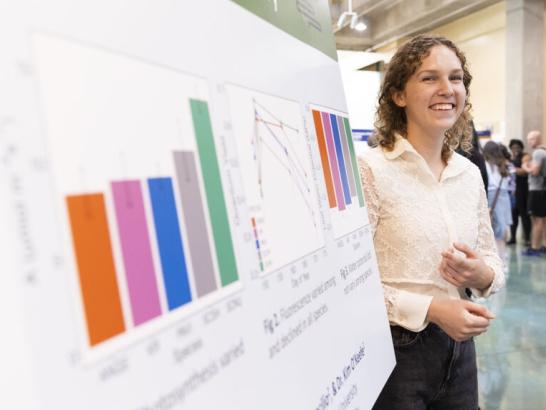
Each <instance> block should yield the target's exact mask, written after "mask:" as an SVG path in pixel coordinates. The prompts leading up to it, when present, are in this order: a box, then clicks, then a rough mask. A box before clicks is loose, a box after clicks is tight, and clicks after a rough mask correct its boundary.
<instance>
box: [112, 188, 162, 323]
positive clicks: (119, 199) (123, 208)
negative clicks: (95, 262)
mask: <svg viewBox="0 0 546 410" xmlns="http://www.w3.org/2000/svg"><path fill="white" fill-rule="evenodd" d="M112 192H113V195H114V205H115V209H116V219H117V225H118V232H119V237H120V241H121V251H122V254H123V264H124V266H125V276H126V278H127V285H128V288H129V298H130V300H131V311H132V312H133V321H134V324H135V325H139V324H141V323H144V322H146V321H147V320H150V319H152V318H154V317H156V316H159V315H160V314H161V307H160V304H159V295H158V291H157V283H156V278H155V272H154V264H153V261H152V252H151V250H150V237H149V235H148V226H147V224H146V215H145V213H144V204H143V201H142V189H141V187H140V181H138V180H136V181H116V182H112Z"/></svg>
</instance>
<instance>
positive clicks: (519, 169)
mask: <svg viewBox="0 0 546 410" xmlns="http://www.w3.org/2000/svg"><path fill="white" fill-rule="evenodd" d="M527 161H529V154H523V156H522V157H521V164H522V165H523V164H524V163H525V162H527ZM516 175H518V176H520V177H524V176H525V175H527V171H525V169H523V167H516Z"/></svg>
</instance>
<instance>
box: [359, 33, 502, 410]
mask: <svg viewBox="0 0 546 410" xmlns="http://www.w3.org/2000/svg"><path fill="white" fill-rule="evenodd" d="M471 79H472V76H471V75H470V72H469V71H468V67H467V63H466V58H465V56H464V54H463V53H462V52H461V51H460V50H459V49H458V48H457V46H456V45H455V44H454V43H453V42H451V41H450V40H448V39H446V38H444V37H437V36H426V35H422V36H417V37H415V38H413V39H412V40H410V41H409V42H407V43H406V44H404V45H402V46H401V47H400V48H399V49H398V50H397V51H396V53H395V54H394V56H393V57H392V59H391V61H390V63H389V65H388V67H387V71H386V73H385V76H384V79H383V83H382V85H381V90H380V94H379V101H378V108H377V121H376V129H377V137H378V144H379V145H378V146H377V147H376V148H373V149H371V150H369V151H368V152H366V153H364V155H363V156H361V157H360V159H359V170H360V174H361V177H362V181H363V187H364V191H365V195H366V203H367V206H368V214H369V219H370V226H371V231H372V234H373V241H374V245H375V251H376V255H377V260H378V265H379V272H380V275H381V282H382V285H383V290H384V296H385V304H386V307H387V313H388V318H389V322H390V325H391V327H390V330H391V335H392V340H393V345H394V349H395V355H396V367H395V368H394V370H393V373H392V374H391V376H390V377H389V379H388V381H387V383H386V385H385V386H384V388H383V390H382V392H381V393H380V395H379V398H378V399H377V402H376V403H375V406H374V409H378V410H382V409H388V410H397V409H404V410H406V409H414V410H425V409H442V410H450V409H453V410H455V409H457V410H460V409H477V408H478V386H477V366H476V352H475V348H474V340H473V337H474V336H477V335H479V334H481V333H483V332H485V331H487V329H488V327H489V324H490V321H491V320H492V319H493V318H494V316H493V314H492V313H491V312H490V311H489V310H488V309H487V308H486V307H485V306H482V305H479V304H477V303H474V302H472V301H470V300H468V299H467V294H466V292H465V290H468V291H469V292H472V294H473V295H475V296H478V297H487V296H489V295H490V294H491V293H493V292H496V291H498V290H499V289H500V288H502V286H503V285H504V281H505V280H504V273H503V269H502V262H501V260H500V258H499V256H498V254H497V250H496V247H495V239H494V236H493V231H492V229H491V222H490V219H489V212H488V208H487V200H486V193H485V189H484V186H483V182H482V178H481V175H480V172H479V170H478V168H477V167H475V166H474V165H473V164H472V163H471V162H470V161H469V160H468V159H466V158H464V157H463V156H461V155H459V154H457V153H456V152H454V151H455V149H457V148H458V147H459V145H462V147H463V148H465V149H467V150H468V149H470V136H471V132H472V130H471V127H470V120H471V116H470V102H469V101H468V90H469V86H470V82H471Z"/></svg>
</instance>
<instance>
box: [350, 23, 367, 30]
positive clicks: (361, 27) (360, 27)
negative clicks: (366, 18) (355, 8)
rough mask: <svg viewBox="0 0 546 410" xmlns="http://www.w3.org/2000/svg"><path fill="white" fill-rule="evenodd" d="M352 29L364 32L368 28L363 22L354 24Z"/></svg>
mask: <svg viewBox="0 0 546 410" xmlns="http://www.w3.org/2000/svg"><path fill="white" fill-rule="evenodd" d="M353 28H354V29H355V30H356V31H364V30H366V29H367V28H368V26H367V25H366V23H364V22H363V21H359V22H358V23H356V24H355V26H354V27H353Z"/></svg>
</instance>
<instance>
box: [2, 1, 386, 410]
mask: <svg viewBox="0 0 546 410" xmlns="http://www.w3.org/2000/svg"><path fill="white" fill-rule="evenodd" d="M2 7H3V10H2V12H1V13H0V22H1V24H0V32H1V36H0V43H1V46H2V50H3V53H2V54H1V55H0V67H1V68H0V70H1V75H0V89H1V90H2V93H1V95H0V211H1V214H0V226H2V227H3V228H2V230H1V231H0V245H2V247H1V248H2V253H1V256H2V257H1V258H0V269H1V271H2V272H3V275H2V277H1V279H0V281H1V283H0V300H1V302H0V303H1V305H0V308H1V320H2V323H3V324H4V326H5V329H6V331H5V332H3V341H2V348H1V349H0V350H1V351H0V359H1V360H2V363H3V366H2V369H1V370H0V383H2V384H1V385H2V391H5V392H7V393H6V396H5V397H4V398H3V399H2V400H4V402H3V404H4V405H5V406H6V407H8V408H29V409H31V408H39V409H41V408H44V409H73V408H79V409H85V408H89V409H97V408H101V409H140V410H144V409H171V408H173V409H174V408H181V409H215V408H228V409H231V408H232V409H256V408H260V409H279V408H294V409H322V410H325V409H356V408H371V406H372V405H373V402H374V401H375V398H376V397H377V395H378V394H379V391H380V389H381V388H382V386H383V384H384V382H385V381H386V379H387V377H388V375H389V374H390V372H391V370H392V368H393V367H394V354H393V351H392V346H391V344H390V334H389V329H388V322H387V317H386V312H385V307H384V303H383V295H382V291H381V285H380V281H379V275H378V272H377V265H376V260H375V255H374V251H373V244H372V239H371V234H370V230H369V226H368V220H367V214H366V210H365V209H366V208H365V202H364V198H363V196H362V192H361V187H360V181H359V176H358V172H356V163H355V154H354V147H353V145H352V139H351V138H350V124H349V122H348V119H347V114H346V112H347V110H346V106H345V101H344V96H343V92H342V85H341V78H340V74H339V69H338V66H337V63H336V60H335V58H334V57H335V54H334V53H333V49H334V48H333V47H334V45H333V44H334V43H333V37H332V34H331V31H330V21H329V14H328V4H327V2H326V1H311V0H298V1H296V2H292V1H281V0H278V1H267V0H263V1H259V2H247V1H237V2H233V1H227V0H222V1H221V0H209V1H204V2H192V3H191V4H189V3H187V2H183V1H160V2H152V1H147V0H136V1H124V0H114V1H111V0H110V1H105V0H99V1H95V2H84V1H67V0H49V1H47V2H38V1H31V0H23V1H19V2H17V3H13V4H10V5H9V6H6V5H4V6H2ZM253 7H257V8H253ZM4 9H5V10H4ZM283 13H286V14H283ZM279 15H281V18H280V19H278V18H277V19H276V17H278V16H279ZM287 16H289V17H287ZM287 22H289V23H290V24H289V26H287V25H286V24H287ZM290 25H291V26H290Z"/></svg>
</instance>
